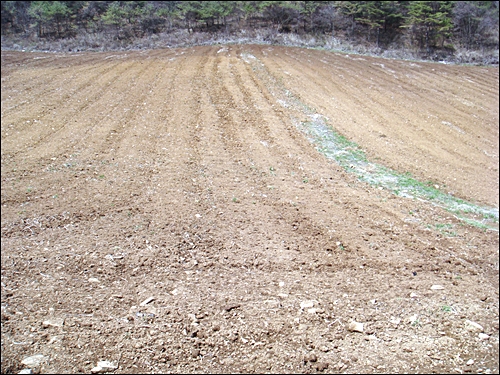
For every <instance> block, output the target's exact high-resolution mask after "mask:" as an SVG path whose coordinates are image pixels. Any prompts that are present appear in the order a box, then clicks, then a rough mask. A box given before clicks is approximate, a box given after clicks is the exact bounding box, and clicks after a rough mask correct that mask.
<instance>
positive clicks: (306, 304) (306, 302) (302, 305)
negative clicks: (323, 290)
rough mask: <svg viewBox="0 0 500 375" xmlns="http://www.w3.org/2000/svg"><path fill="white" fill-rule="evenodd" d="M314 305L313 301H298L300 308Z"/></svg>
mask: <svg viewBox="0 0 500 375" xmlns="http://www.w3.org/2000/svg"><path fill="white" fill-rule="evenodd" d="M313 306H314V301H302V302H301V303H300V308H301V309H302V310H304V309H307V308H310V307H313Z"/></svg>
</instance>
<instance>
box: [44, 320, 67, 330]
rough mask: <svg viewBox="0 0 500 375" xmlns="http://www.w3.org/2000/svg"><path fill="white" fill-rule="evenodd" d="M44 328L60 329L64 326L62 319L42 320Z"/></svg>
mask: <svg viewBox="0 0 500 375" xmlns="http://www.w3.org/2000/svg"><path fill="white" fill-rule="evenodd" d="M42 325H43V327H44V328H48V327H62V326H63V325H64V319H51V320H44V321H43V323H42Z"/></svg>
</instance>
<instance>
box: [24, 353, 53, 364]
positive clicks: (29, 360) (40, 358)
mask: <svg viewBox="0 0 500 375" xmlns="http://www.w3.org/2000/svg"><path fill="white" fill-rule="evenodd" d="M46 359H47V357H45V356H44V355H43V354H35V355H32V356H31V357H26V358H24V359H23V360H22V361H21V363H22V364H23V365H25V366H29V367H36V366H38V365H40V363H42V362H44V361H45V360H46Z"/></svg>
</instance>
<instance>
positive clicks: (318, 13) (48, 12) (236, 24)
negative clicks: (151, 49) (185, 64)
mask: <svg viewBox="0 0 500 375" xmlns="http://www.w3.org/2000/svg"><path fill="white" fill-rule="evenodd" d="M498 24H499V2H498V1H2V2H1V26H2V28H1V30H2V35H8V34H22V35H26V36H29V35H32V34H36V35H37V37H39V38H54V39H59V38H68V37H74V36H76V35H77V34H78V33H83V32H85V33H103V32H104V33H109V34H110V37H112V38H117V39H126V38H136V37H143V36H145V35H152V34H158V33H162V32H172V31H175V30H178V29H187V30H188V31H189V32H193V31H200V32H228V33H229V32H234V31H236V30H240V29H245V28H251V29H255V28H265V27H267V28H272V29H274V30H275V31H276V32H280V33H289V32H293V33H298V34H302V33H310V34H318V35H319V34H324V35H331V36H337V35H341V36H342V37H345V38H347V39H351V40H365V41H366V42H369V43H374V44H376V45H377V46H378V47H384V46H388V45H389V44H390V43H392V42H394V41H397V40H398V38H401V37H404V38H406V40H407V41H408V42H409V43H410V45H411V46H414V47H416V48H419V49H422V50H427V51H429V50H431V49H433V48H447V47H448V48H450V46H452V45H453V44H455V43H456V44H458V45H459V46H461V47H465V48H467V49H480V48H496V49H498V41H499V32H498V30H499V27H498Z"/></svg>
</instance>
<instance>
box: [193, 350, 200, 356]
mask: <svg viewBox="0 0 500 375" xmlns="http://www.w3.org/2000/svg"><path fill="white" fill-rule="evenodd" d="M199 355H200V350H199V349H193V350H192V351H191V356H192V357H193V358H198V356H199Z"/></svg>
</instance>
